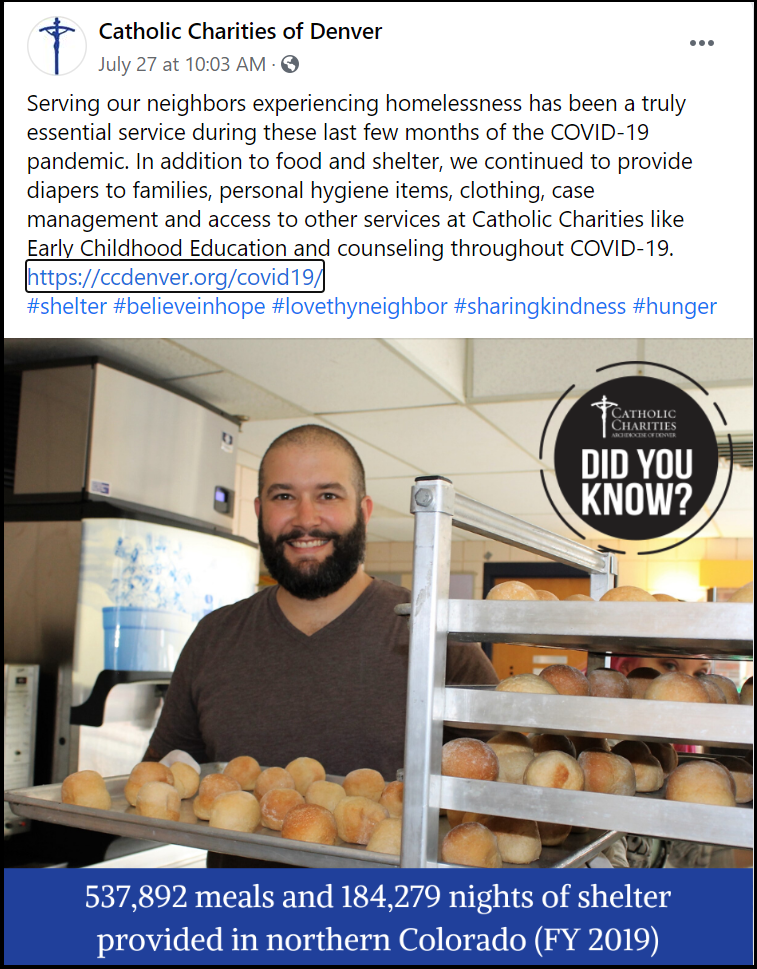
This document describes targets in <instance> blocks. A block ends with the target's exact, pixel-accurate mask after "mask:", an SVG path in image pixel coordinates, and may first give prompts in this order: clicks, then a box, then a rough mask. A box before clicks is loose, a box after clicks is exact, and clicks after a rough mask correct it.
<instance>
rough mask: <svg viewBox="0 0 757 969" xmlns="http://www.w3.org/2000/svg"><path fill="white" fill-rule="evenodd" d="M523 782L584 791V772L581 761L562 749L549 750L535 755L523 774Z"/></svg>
mask: <svg viewBox="0 0 757 969" xmlns="http://www.w3.org/2000/svg"><path fill="white" fill-rule="evenodd" d="M523 783H524V784H528V785H529V786H530V787H555V788H559V789H561V790H564V791H582V790H583V789H584V772H583V770H582V769H581V765H580V763H579V762H578V761H576V760H575V759H574V758H573V757H571V756H569V755H568V754H566V753H563V751H562V750H548V751H547V752H546V753H544V754H537V755H536V757H534V759H533V760H532V761H531V763H530V764H529V765H528V767H527V768H526V772H525V774H524V775H523Z"/></svg>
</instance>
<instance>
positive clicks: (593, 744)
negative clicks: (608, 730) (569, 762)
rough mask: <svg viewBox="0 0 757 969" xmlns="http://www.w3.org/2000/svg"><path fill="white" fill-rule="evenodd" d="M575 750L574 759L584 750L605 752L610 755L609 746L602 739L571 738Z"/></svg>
mask: <svg viewBox="0 0 757 969" xmlns="http://www.w3.org/2000/svg"><path fill="white" fill-rule="evenodd" d="M570 739H571V740H572V741H573V746H574V747H575V748H576V757H578V755H579V754H581V753H583V752H584V751H585V750H606V751H607V753H608V754H609V753H610V745H609V744H608V742H607V740H606V739H605V738H604V737H571V738H570Z"/></svg>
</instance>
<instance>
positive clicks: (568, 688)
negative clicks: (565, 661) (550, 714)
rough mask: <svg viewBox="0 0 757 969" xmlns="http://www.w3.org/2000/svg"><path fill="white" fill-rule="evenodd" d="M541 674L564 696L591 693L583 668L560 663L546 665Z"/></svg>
mask: <svg viewBox="0 0 757 969" xmlns="http://www.w3.org/2000/svg"><path fill="white" fill-rule="evenodd" d="M539 676H540V677H541V678H542V679H543V680H546V681H547V683H551V684H552V686H553V687H554V688H555V689H556V690H557V692H558V693H560V694H562V695H563V696H588V695H589V681H588V680H587V679H586V677H585V676H584V675H583V673H582V672H581V670H577V669H576V668H575V667H574V666H564V665H562V664H560V663H556V664H555V665H554V666H545V667H544V669H543V670H542V671H541V673H539Z"/></svg>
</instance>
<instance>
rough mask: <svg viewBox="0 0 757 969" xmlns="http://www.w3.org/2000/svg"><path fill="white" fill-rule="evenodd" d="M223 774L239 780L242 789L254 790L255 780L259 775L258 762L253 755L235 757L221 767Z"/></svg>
mask: <svg viewBox="0 0 757 969" xmlns="http://www.w3.org/2000/svg"><path fill="white" fill-rule="evenodd" d="M223 772H224V774H227V775H228V776H229V777H233V778H234V780H235V781H239V786H240V787H241V788H242V790H243V791H254V790H255V781H256V780H257V779H258V777H260V764H259V763H258V762H257V761H256V760H255V758H254V757H247V756H246V755H242V756H241V757H235V758H234V759H233V760H230V761H229V762H228V764H227V765H226V766H225V767H224V769H223Z"/></svg>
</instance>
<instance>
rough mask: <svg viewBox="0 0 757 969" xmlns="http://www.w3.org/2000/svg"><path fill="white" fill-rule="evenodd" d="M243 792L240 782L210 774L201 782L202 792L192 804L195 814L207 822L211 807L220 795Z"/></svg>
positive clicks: (225, 776)
mask: <svg viewBox="0 0 757 969" xmlns="http://www.w3.org/2000/svg"><path fill="white" fill-rule="evenodd" d="M241 790H242V788H241V787H240V785H239V781H237V780H234V778H233V777H229V775H228V774H208V775H207V776H206V777H203V779H202V780H201V781H200V790H199V792H198V794H197V797H196V798H195V799H194V802H193V803H192V807H193V809H194V812H195V814H196V815H197V817H198V818H200V820H201V821H207V820H208V819H209V818H210V807H211V805H212V803H213V801H215V799H216V798H217V797H218V795H219V794H225V793H226V792H227V791H241Z"/></svg>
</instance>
